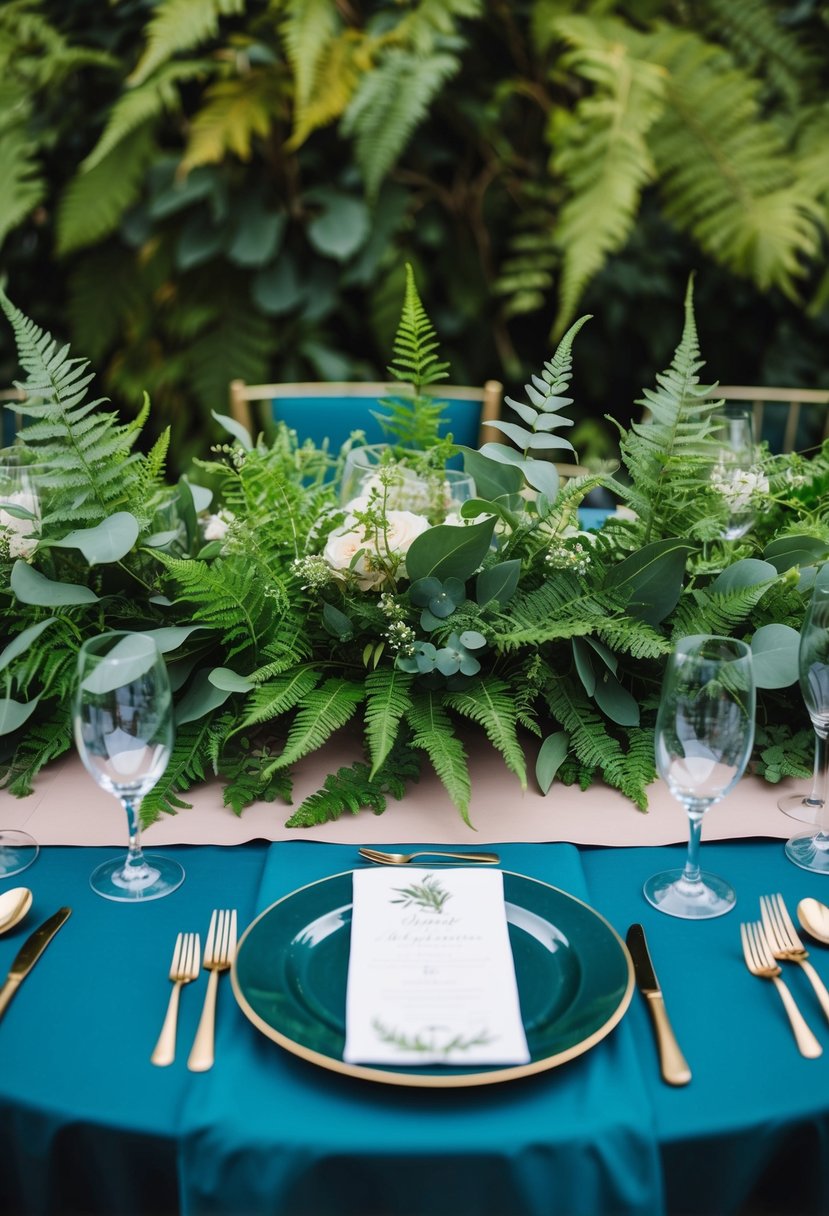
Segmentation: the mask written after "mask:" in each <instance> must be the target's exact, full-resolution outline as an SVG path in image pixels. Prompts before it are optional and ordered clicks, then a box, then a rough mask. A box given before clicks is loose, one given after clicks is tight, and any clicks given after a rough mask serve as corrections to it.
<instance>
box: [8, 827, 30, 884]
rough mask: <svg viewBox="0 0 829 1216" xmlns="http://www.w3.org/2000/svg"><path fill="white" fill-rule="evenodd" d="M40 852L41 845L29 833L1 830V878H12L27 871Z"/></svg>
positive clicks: (12, 829)
mask: <svg viewBox="0 0 829 1216" xmlns="http://www.w3.org/2000/svg"><path fill="white" fill-rule="evenodd" d="M39 852H40V845H39V844H38V843H37V841H36V840H34V839H33V838H32V837H31V836H30V835H29V833H28V832H18V831H17V830H16V829H14V828H3V829H2V830H0V878H11V876H12V875H13V874H20V872H21V871H22V870H27V869H28V868H29V866H30V865H31V864H32V862H33V861H34V860H35V858H36V857H37V855H38V853H39Z"/></svg>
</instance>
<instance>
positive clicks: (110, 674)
mask: <svg viewBox="0 0 829 1216" xmlns="http://www.w3.org/2000/svg"><path fill="white" fill-rule="evenodd" d="M157 661H158V647H157V646H156V645H155V643H154V642H153V641H152V639H151V638H148V637H147V635H146V634H145V633H128V634H126V635H125V636H124V637H123V638H121V639H120V640H119V641H117V642H116V643H115V645H114V646H113V647H112V648H111V649H110V650H108V651H107V653H106V654H105V655H102V656H101V657H100V658H99V660H98V662H97V663H96V665H95V666H94V667H93V668H91V670H90V671H89V673H88V674H87V675H86V676H84V679H83V682H82V684H81V688H82V689H84V690H85V691H86V692H90V693H95V694H97V695H102V694H103V693H107V692H112V691H113V689H115V688H123V686H124V685H125V684H131V683H132V682H133V680H140V679H141V677H142V676H143V675H146V673H147V672H148V671H149V670H150V669H151V668H152V667H154V666H155V664H156V662H157Z"/></svg>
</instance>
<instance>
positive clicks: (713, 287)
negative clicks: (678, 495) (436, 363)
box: [0, 0, 829, 468]
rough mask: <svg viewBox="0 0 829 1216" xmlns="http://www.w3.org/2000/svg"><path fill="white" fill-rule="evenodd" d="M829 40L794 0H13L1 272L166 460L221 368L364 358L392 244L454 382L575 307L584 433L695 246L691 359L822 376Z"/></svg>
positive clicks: (646, 360) (795, 378)
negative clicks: (146, 422)
mask: <svg viewBox="0 0 829 1216" xmlns="http://www.w3.org/2000/svg"><path fill="white" fill-rule="evenodd" d="M828 64H829V7H827V5H826V4H822V3H819V2H818V0H685V2H683V3H667V4H666V3H655V2H652V0H630V2H628V3H623V2H621V0H582V2H573V3H564V2H562V0H515V2H506V0H489V2H487V0H405V2H400V0H374V2H367V3H362V4H361V3H359V2H358V0H119V2H117V3H111V4H109V5H102V4H101V3H100V2H99V0H7V2H6V3H5V4H4V5H3V6H2V7H0V82H2V83H0V164H2V166H3V180H2V183H0V242H2V243H0V273H2V275H4V276H5V280H6V284H7V288H8V290H9V292H10V294H11V295H12V296H13V298H14V299H15V301H16V303H17V305H18V306H19V307H20V308H21V309H22V310H23V311H24V312H25V313H26V314H27V315H28V316H31V317H32V318H33V319H34V320H35V321H36V322H37V323H38V324H40V325H42V326H43V327H45V328H46V329H48V330H49V331H51V332H53V333H56V334H60V335H61V336H63V337H66V338H68V339H69V340H71V341H72V342H73V344H74V345H75V346H76V347H77V348H78V349H82V350H83V351H84V352H85V354H87V355H88V356H89V358H90V359H91V361H92V365H93V366H94V367H95V368H97V369H98V373H99V375H98V380H99V383H98V384H97V385H96V389H97V391H99V392H101V393H103V394H106V395H108V396H110V397H111V398H112V400H113V402H114V403H115V404H116V406H118V408H119V409H121V410H122V411H123V412H124V413H125V415H126V416H130V415H136V414H137V413H138V412H139V410H140V408H141V403H142V394H143V391H144V390H145V389H146V390H147V391H148V392H149V394H150V397H151V399H152V402H153V412H152V416H151V419H152V420H151V424H150V426H149V428H147V430H146V432H145V433H146V435H147V436H148V438H149V439H150V440H152V439H153V438H154V437H155V436H157V435H158V434H160V433H161V432H162V430H163V428H164V427H165V426H167V425H171V426H172V447H171V453H172V458H173V460H174V461H176V462H177V463H178V464H179V467H181V468H185V467H186V466H187V463H188V461H189V458H190V457H191V456H192V455H194V454H199V453H203V452H204V450H205V444H206V442H207V441H208V440H209V439H211V438H218V437H219V432H218V430H217V428H216V424H215V423H214V422H213V420H212V418H211V413H210V411H211V410H219V411H222V410H224V409H225V408H226V394H227V385H228V383H229V381H230V380H231V379H232V378H233V377H236V376H241V377H243V378H245V379H247V380H249V381H261V380H269V379H276V380H293V379H308V378H310V379H317V378H320V379H339V378H347V379H359V378H375V377H377V376H378V375H379V374H382V371H383V368H384V365H385V360H386V355H387V351H388V350H389V348H390V345H391V340H392V337H393V334H394V328H395V324H396V321H397V311H398V301H399V298H400V293H401V291H402V286H403V284H402V280H401V276H402V267H403V266H404V264H405V263H406V262H410V263H411V264H412V265H413V266H414V268H415V272H416V274H417V279H418V282H419V284H420V287H421V291H422V293H423V295H424V297H425V298H427V299H428V300H429V301H430V311H431V314H432V316H433V319H434V321H435V323H436V325H437V327H438V330H439V332H440V333H441V335H442V339H443V348H444V352H445V354H446V356H447V358H448V360H449V362H450V364H451V368H452V379H453V380H454V381H455V382H471V383H475V382H481V381H482V380H483V379H485V378H487V377H490V376H495V377H498V378H501V379H503V381H504V382H505V385H506V388H507V391H508V392H514V391H515V389H516V387H517V386H519V385H520V384H521V383H522V382H523V381H524V380H526V378H527V375H528V374H529V372H530V370H531V369H532V368H534V367H536V366H537V365H538V364H539V362H540V361H541V360H543V358H544V357H545V356H546V355H547V353H548V352H549V349H550V348H551V345H552V344H553V343H554V342H555V341H557V340H558V338H559V337H560V336H561V334H562V333H563V332H564V330H565V329H566V327H567V325H568V324H569V323H570V322H571V321H572V319H573V318H574V316H575V315H576V312H577V311H582V312H585V311H586V312H590V313H592V314H593V315H594V317H595V321H594V323H593V324H591V326H590V327H589V328H588V330H587V331H585V334H584V338H583V340H582V343H581V351H582V360H583V362H582V368H583V370H582V371H581V373H580V383H579V401H580V405H579V410H580V414H579V421H580V423H581V426H580V428H578V429H577V431H576V435H575V440H576V445H577V447H578V448H579V454H580V455H582V456H583V455H584V452H585V448H586V446H587V447H589V446H590V443H591V442H592V443H593V446H594V447H597V448H599V449H600V448H601V446H602V444H606V445H608V444H609V445H612V444H613V442H614V440H613V437H612V436H608V435H607V433H606V432H605V433H604V436H602V435H601V434H599V435H597V434H596V432H595V426H594V429H593V431H591V425H590V419H597V418H599V417H601V416H602V415H604V414H605V413H609V414H612V415H614V416H616V417H617V418H619V419H620V420H622V421H626V420H627V419H628V418H629V417H630V413H631V410H632V408H633V405H632V403H633V401H634V399H635V396H636V394H637V393H638V391H639V388H640V387H641V385H642V383H646V382H648V380H649V378H650V375H651V374H652V369H653V368H654V367H659V366H664V365H665V363H666V361H667V360H668V358H669V357H670V352H671V350H672V348H673V341H674V332H673V327H672V309H671V307H670V306H671V305H672V303H673V302H674V301H675V300H676V299H677V298H678V297H679V296H680V295H681V293H682V291H683V289H684V284H685V282H686V281H687V277H688V274H689V271H690V270H692V269H696V270H697V290H696V308H697V315H698V320H699V329H700V336H701V341H702V343H703V346H704V349H705V350H706V353H707V359H708V364H709V367H710V369H711V372H712V376H713V377H716V378H718V379H720V380H721V381H722V382H723V383H726V382H735V381H736V382H741V383H761V382H766V383H780V384H801V383H802V384H807V385H819V384H825V383H826V382H827V369H826V361H825V350H826V340H827V337H828V336H829V308H828V307H827V305H828V304H829V272H827V269H826V247H827V228H829V152H827V149H829V103H827V100H826V98H827V84H829V67H827V65H828ZM15 372H16V365H15V355H14V351H13V347H12V344H11V342H10V340H9V336H8V333H7V332H4V333H3V334H2V335H0V380H2V382H3V383H4V384H8V383H10V382H11V379H12V378H13V376H14V375H15ZM591 436H592V439H591Z"/></svg>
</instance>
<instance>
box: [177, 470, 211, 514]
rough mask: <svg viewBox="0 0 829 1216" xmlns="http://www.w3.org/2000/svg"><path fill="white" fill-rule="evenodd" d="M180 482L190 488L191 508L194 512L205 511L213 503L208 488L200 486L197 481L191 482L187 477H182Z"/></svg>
mask: <svg viewBox="0 0 829 1216" xmlns="http://www.w3.org/2000/svg"><path fill="white" fill-rule="evenodd" d="M182 481H186V482H187V484H188V486H189V487H190V493H191V494H192V495H193V506H194V507H195V508H196V511H206V510H207V508H208V507H209V506H210V504H211V502H212V501H213V491H212V490H211V489H210V487H209V486H200V485H199V483H198V482H197V481H191V480H190V478H189V477H182Z"/></svg>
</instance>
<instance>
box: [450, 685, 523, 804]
mask: <svg viewBox="0 0 829 1216" xmlns="http://www.w3.org/2000/svg"><path fill="white" fill-rule="evenodd" d="M445 702H446V704H447V705H448V706H449V708H450V709H454V710H455V711H456V712H457V713H459V714H463V716H464V717H465V718H469V719H470V720H471V721H472V722H477V724H478V725H479V726H482V727H483V728H484V730H485V731H486V736H487V738H488V739H489V741H490V743H491V744H492V746H493V747H494V748H496V749H497V750H498V751H499V752H500V753H501V755H502V756H503V757H504V760H505V762H506V765H507V768H508V769H510V771H511V772H513V773H515V775H516V776H517V777H518V779H519V780H520V782H521V788H522V789H526V788H527V765H526V761H525V759H524V752H523V749H522V747H521V744H520V743H519V742H518V736H517V734H516V723H517V709H516V705H515V700H514V698H513V695H512V689H511V687H510V685H509V684H506V683H504V681H503V680H499V679H497V678H495V677H494V676H488V677H486V678H482V679H479V680H474V681H470V682H469V685H468V687H467V688H464V690H463V691H462V692H453V693H447V695H446V697H445Z"/></svg>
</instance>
